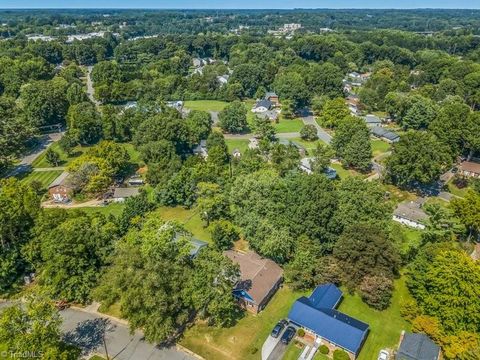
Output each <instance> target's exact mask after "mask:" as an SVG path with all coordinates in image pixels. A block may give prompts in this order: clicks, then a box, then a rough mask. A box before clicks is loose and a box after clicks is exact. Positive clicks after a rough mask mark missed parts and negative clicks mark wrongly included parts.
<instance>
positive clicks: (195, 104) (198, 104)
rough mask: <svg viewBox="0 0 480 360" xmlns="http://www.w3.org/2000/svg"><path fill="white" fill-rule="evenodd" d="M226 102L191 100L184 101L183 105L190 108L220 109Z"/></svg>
mask: <svg viewBox="0 0 480 360" xmlns="http://www.w3.org/2000/svg"><path fill="white" fill-rule="evenodd" d="M227 104H228V103H227V102H225V101H218V100H192V101H185V104H184V106H185V107H186V108H187V109H190V110H202V111H222V110H223V109H224V107H225V106H226V105H227Z"/></svg>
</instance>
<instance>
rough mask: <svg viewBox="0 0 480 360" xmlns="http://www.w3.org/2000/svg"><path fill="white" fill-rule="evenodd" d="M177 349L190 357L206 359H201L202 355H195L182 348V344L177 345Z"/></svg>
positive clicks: (203, 359)
mask: <svg viewBox="0 0 480 360" xmlns="http://www.w3.org/2000/svg"><path fill="white" fill-rule="evenodd" d="M175 347H176V348H177V350H180V351H183V352H184V353H186V354H188V355H191V356H193V357H195V358H197V359H199V360H205V358H203V357H201V356H200V355H198V354H196V353H194V352H193V351H191V350H189V349H187V348H186V347H185V346H182V345H180V344H175Z"/></svg>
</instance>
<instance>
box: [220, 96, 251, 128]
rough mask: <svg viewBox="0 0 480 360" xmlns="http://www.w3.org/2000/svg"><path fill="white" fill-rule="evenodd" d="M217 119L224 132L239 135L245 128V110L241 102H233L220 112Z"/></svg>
mask: <svg viewBox="0 0 480 360" xmlns="http://www.w3.org/2000/svg"><path fill="white" fill-rule="evenodd" d="M218 119H219V125H220V127H221V128H222V130H223V131H224V132H230V133H241V132H243V131H245V129H246V128H247V109H246V108H245V105H244V104H243V103H242V102H240V101H234V102H232V103H231V104H228V105H227V106H226V107H225V109H223V110H222V111H220V113H219V114H218Z"/></svg>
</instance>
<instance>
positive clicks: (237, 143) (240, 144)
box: [225, 139, 250, 154]
mask: <svg viewBox="0 0 480 360" xmlns="http://www.w3.org/2000/svg"><path fill="white" fill-rule="evenodd" d="M249 142H250V141H249V140H246V139H225V143H226V144H227V146H228V152H229V153H230V154H231V153H232V151H233V150H234V149H238V150H240V152H241V153H242V154H243V153H244V152H245V151H246V150H247V149H248V143H249Z"/></svg>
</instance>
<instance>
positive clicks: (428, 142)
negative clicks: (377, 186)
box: [386, 131, 451, 188]
mask: <svg viewBox="0 0 480 360" xmlns="http://www.w3.org/2000/svg"><path fill="white" fill-rule="evenodd" d="M450 162H451V160H450V157H449V155H448V153H447V151H446V148H445V146H443V145H442V144H441V143H440V142H439V141H438V140H437V139H436V137H435V136H434V135H432V134H430V133H428V132H421V131H416V132H413V131H410V132H408V133H406V134H405V135H404V136H402V137H401V138H400V141H399V142H398V143H396V144H395V145H394V146H393V149H392V155H391V156H390V157H388V158H387V162H386V177H387V179H388V180H390V181H391V182H393V183H394V184H396V185H398V186H400V187H403V188H405V187H407V188H408V187H412V186H415V185H418V184H419V185H427V184H430V183H432V182H433V181H435V180H436V179H438V177H439V176H440V174H441V173H442V171H443V170H444V169H446V167H447V166H448V165H449V164H450Z"/></svg>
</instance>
